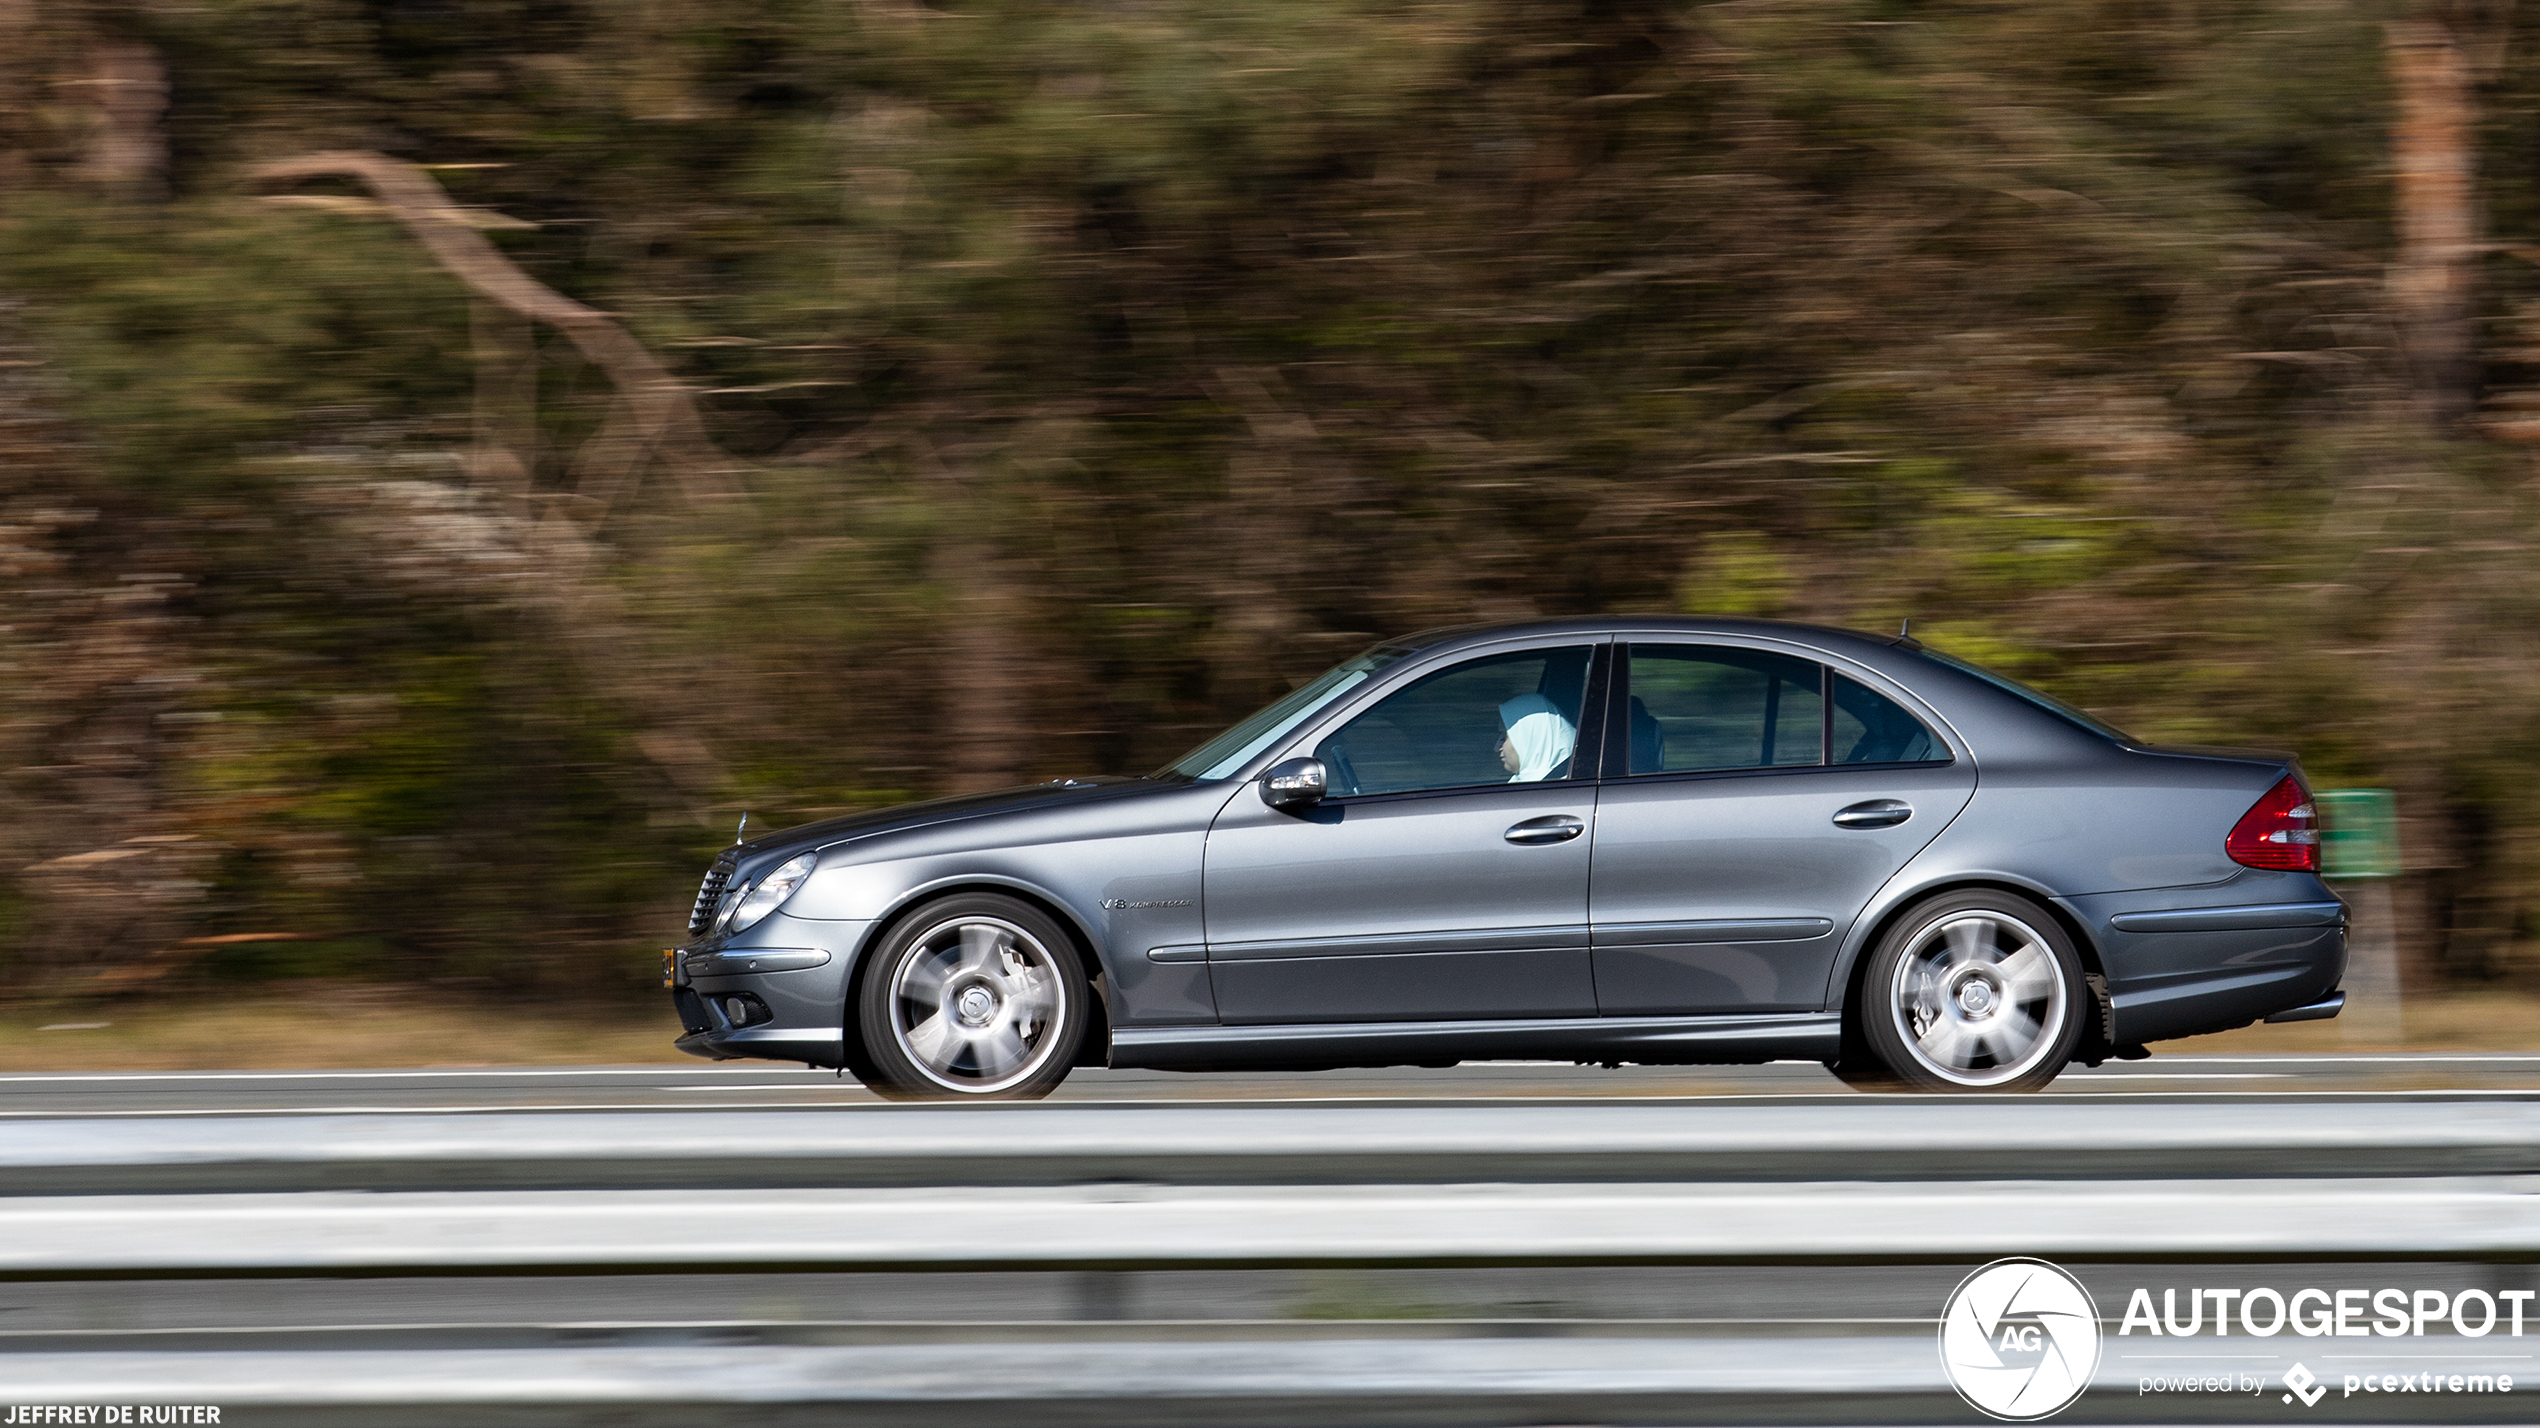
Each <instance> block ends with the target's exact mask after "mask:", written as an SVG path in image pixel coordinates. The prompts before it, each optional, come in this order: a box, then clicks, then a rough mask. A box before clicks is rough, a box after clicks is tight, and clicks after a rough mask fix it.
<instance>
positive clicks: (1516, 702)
mask: <svg viewBox="0 0 2540 1428" xmlns="http://www.w3.org/2000/svg"><path fill="white" fill-rule="evenodd" d="M1499 722H1500V726H1501V727H1502V728H1505V729H1506V730H1507V731H1508V742H1509V743H1510V744H1512V745H1514V746H1515V747H1516V750H1517V772H1515V773H1513V774H1511V775H1509V777H1508V781H1509V782H1510V783H1535V782H1538V781H1540V780H1542V779H1544V778H1547V777H1549V776H1550V775H1551V773H1552V771H1553V770H1554V769H1557V768H1559V767H1561V761H1562V760H1564V759H1566V758H1568V757H1570V748H1571V746H1572V745H1573V744H1575V743H1577V742H1578V737H1579V731H1578V730H1576V729H1574V728H1572V727H1570V721H1569V720H1567V719H1564V718H1562V717H1561V711H1560V710H1558V709H1555V708H1553V707H1552V701H1551V700H1549V699H1546V698H1544V697H1543V696H1542V695H1540V694H1520V695H1518V696H1517V697H1516V698H1514V699H1511V700H1509V701H1508V702H1507V703H1505V704H1502V705H1500V706H1499Z"/></svg>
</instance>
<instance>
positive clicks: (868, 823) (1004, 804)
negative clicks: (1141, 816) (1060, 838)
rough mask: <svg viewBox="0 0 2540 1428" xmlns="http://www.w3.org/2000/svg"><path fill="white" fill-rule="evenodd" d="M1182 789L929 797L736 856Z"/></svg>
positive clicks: (797, 830)
mask: <svg viewBox="0 0 2540 1428" xmlns="http://www.w3.org/2000/svg"><path fill="white" fill-rule="evenodd" d="M1180 786H1181V781H1180V780H1166V779H1154V778H1117V777H1104V778H1070V779H1055V780H1052V781H1051V782H1049V783H1034V784H1025V785H1023V786H1021V787H1019V788H1000V789H991V790H990V791H988V792H986V793H965V794H961V795H959V796H957V797H953V798H930V799H928V800H926V801H925V802H923V803H903V804H899V805H897V806H896V807H891V808H876V809H873V810H871V811H870V812H866V813H850V814H846V815H844V816H842V817H838V818H824V819H822V820H821V821H819V822H817V823H804V824H800V825H797V826H795V827H792V828H784V829H779V830H778V831H776V832H773V833H769V834H767V835H765V836H763V837H758V838H752V839H750V840H749V841H748V842H745V843H742V844H740V845H738V846H737V847H735V848H733V849H732V850H731V852H732V853H733V854H734V855H735V857H736V859H737V860H738V861H740V862H744V863H754V862H757V861H758V860H759V859H761V858H762V857H764V856H765V855H767V854H771V853H781V854H786V855H789V856H790V855H792V854H794V853H802V852H809V851H812V850H813V849H818V848H829V847H835V846H836V845H838V844H840V843H849V842H853V841H855V840H857V839H859V838H870V837H873V836H875V835H877V834H881V833H897V832H900V831H902V830H904V829H909V828H923V827H926V826H927V825H929V824H934V823H950V822H952V821H954V820H956V819H965V818H986V817H990V816H992V815H995V814H1000V813H1013V812H1018V811H1020V810H1023V809H1047V808H1056V807H1064V806H1066V805H1069V804H1077V803H1103V802H1109V801H1112V800H1115V799H1119V798H1123V797H1132V796H1135V795H1137V794H1140V793H1146V792H1151V791H1155V790H1161V789H1166V788H1178V787H1180Z"/></svg>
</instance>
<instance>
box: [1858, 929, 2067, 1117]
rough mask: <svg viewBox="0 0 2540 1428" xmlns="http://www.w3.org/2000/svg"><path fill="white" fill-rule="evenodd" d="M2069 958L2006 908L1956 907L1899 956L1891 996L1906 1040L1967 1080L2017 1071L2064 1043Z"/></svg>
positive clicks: (1998, 1079)
mask: <svg viewBox="0 0 2540 1428" xmlns="http://www.w3.org/2000/svg"><path fill="white" fill-rule="evenodd" d="M2064 983H2065V978H2064V975H2063V968H2062V967H2061V965H2060V964H2058V963H2057V961H2056V959H2055V950H2054V948H2052V947H2050V946H2048V945H2047V942H2046V939H2045V938H2044V937H2042V936H2040V935H2038V931H2037V929H2036V928H2033V927H2031V926H2029V925H2028V924H2027V923H2025V922H2022V921H2020V920H2019V919H2018V918H2016V917H2012V916H2010V915H2008V914H2006V913H2000V912H1986V911H1976V910H1970V911H1966V912H1953V913H1949V914H1947V915H1945V916H1943V917H1941V918H1939V919H1937V920H1935V921H1933V922H1932V923H1931V924H1930V925H1928V926H1926V927H1924V928H1923V929H1922V931H1921V932H1920V933H1918V934H1916V936H1915V938H1914V941H1913V945H1912V946H1910V947H1908V948H1907V949H1906V951H1905V955H1904V956H1902V957H1900V958H1898V959H1897V962H1896V981H1895V986H1894V988H1893V989H1892V990H1893V995H1892V996H1891V997H1890V1000H1889V1004H1890V1006H1891V1007H1893V1008H1894V1012H1895V1016H1896V1029H1897V1031H1898V1032H1899V1033H1900V1034H1902V1036H1903V1037H1904V1040H1905V1048H1906V1050H1907V1051H1908V1052H1909V1053H1911V1054H1912V1056H1913V1058H1914V1059H1915V1060H1916V1061H1918V1062H1920V1063H1922V1066H1923V1069H1925V1070H1927V1071H1929V1072H1931V1073H1932V1074H1933V1075H1935V1076H1938V1077H1940V1078H1942V1079H1943V1080H1947V1081H1952V1082H1955V1083H1957V1084H1958V1085H1961V1086H1995V1085H2001V1084H2003V1083H2004V1082H2009V1081H2016V1080H2018V1079H2019V1078H2020V1077H2021V1076H2022V1075H2023V1074H2025V1073H2027V1072H2028V1071H2030V1070H2033V1069H2034V1068H2035V1067H2036V1066H2037V1064H2038V1063H2039V1062H2040V1061H2041V1060H2043V1059H2044V1058H2045V1057H2046V1056H2047V1055H2048V1054H2050V1053H2051V1052H2053V1050H2054V1049H2055V1042H2056V1034H2057V1033H2058V1032H2059V1031H2060V1030H2061V1029H2062V1028H2063V1025H2064V1010H2065V1001H2066V999H2067V998H2068V997H2069V996H2070V992H2069V990H2068V989H2067V988H2066V987H2065V985H2064Z"/></svg>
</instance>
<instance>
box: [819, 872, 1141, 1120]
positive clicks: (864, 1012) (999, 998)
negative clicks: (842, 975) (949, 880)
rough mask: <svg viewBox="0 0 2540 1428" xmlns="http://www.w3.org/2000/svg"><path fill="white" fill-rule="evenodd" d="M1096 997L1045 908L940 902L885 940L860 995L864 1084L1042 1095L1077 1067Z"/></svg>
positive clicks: (893, 1092) (982, 1095)
mask: <svg viewBox="0 0 2540 1428" xmlns="http://www.w3.org/2000/svg"><path fill="white" fill-rule="evenodd" d="M1091 995H1092V993H1091V991H1090V989H1089V987H1088V984H1087V982H1086V980H1085V968H1084V964H1083V963H1082V962H1080V961H1079V960H1078V959H1077V955H1076V949H1075V945H1074V944H1073V943H1072V942H1071V941H1070V940H1069V938H1068V936H1067V933H1066V931H1065V930H1064V929H1062V928H1060V927H1059V926H1058V924H1057V923H1056V922H1055V921H1053V920H1052V919H1051V918H1050V917H1049V915H1048V914H1046V913H1044V912H1042V911H1041V910H1040V909H1038V908H1035V907H1033V906H1032V905H1031V904H1029V903H1025V902H1022V901H1019V900H1017V899H1015V898H1009V897H1000V896H997V895H995V894H987V893H980V894H967V895H964V896H961V897H953V898H947V899H945V900H944V901H942V902H938V903H934V904H931V905H929V906H927V907H924V908H921V909H919V910H918V911H917V913H916V914H915V915H913V916H911V917H909V918H908V919H907V920H905V921H903V922H902V923H901V924H900V925H899V926H898V927H897V928H896V929H894V930H893V931H892V932H891V934H890V935H889V936H888V937H887V938H885V939H884V941H883V943H882V945H881V947H880V948H879V949H878V951H877V952H876V955H875V958H874V961H873V963H872V966H871V968H870V970H869V971H868V972H867V973H866V974H865V976H864V978H863V980H862V983H861V984H860V986H859V989H858V991H857V995H856V1019H857V1029H858V1030H859V1031H860V1032H862V1033H863V1042H864V1045H863V1057H864V1060H865V1061H866V1062H867V1063H868V1064H869V1065H870V1066H871V1068H872V1075H871V1076H870V1077H867V1078H866V1079H865V1084H866V1085H868V1086H870V1087H872V1088H873V1090H874V1091H876V1092H877V1093H879V1094H881V1095H884V1096H887V1097H890V1098H891V1099H893V1100H901V1101H973V1100H976V1101H1026V1100H1036V1099H1038V1098H1040V1097H1042V1096H1046V1095H1048V1094H1049V1093H1050V1092H1051V1091H1052V1090H1054V1089H1056V1088H1057V1086H1058V1083H1059V1082H1061V1081H1063V1080H1065V1079H1066V1078H1067V1072H1068V1068H1069V1067H1071V1066H1072V1065H1074V1064H1075V1061H1076V1051H1077V1048H1078V1047H1079V1046H1080V1045H1081V1044H1082V1043H1083V1041H1084V1039H1085V1022H1086V1009H1087V1005H1088V1000H1089V998H1090V997H1091ZM857 1070H858V1074H859V1075H862V1074H863V1070H864V1068H863V1067H861V1066H859V1067H858V1068H857Z"/></svg>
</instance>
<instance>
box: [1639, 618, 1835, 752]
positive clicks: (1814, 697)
mask: <svg viewBox="0 0 2540 1428" xmlns="http://www.w3.org/2000/svg"><path fill="white" fill-rule="evenodd" d="M1824 679H1825V670H1824V667H1823V666H1821V665H1819V664H1818V663H1817V662H1816V661H1814V660H1805V659H1795V658H1793V657H1791V656H1789V655H1778V654H1769V653H1766V652H1765V651H1762V650H1744V649H1733V648H1728V647H1725V646H1719V645H1633V646H1632V647H1631V678H1630V684H1629V686H1628V687H1629V689H1630V699H1629V707H1628V710H1627V718H1628V726H1629V727H1628V734H1629V739H1630V749H1631V754H1630V760H1629V763H1628V765H1627V767H1628V768H1629V770H1630V771H1631V772H1632V773H1635V774H1649V773H1694V772H1700V771H1704V770H1714V769H1765V768H1791V767H1799V766H1802V765H1813V764H1816V763H1819V762H1821V761H1822V759H1823V757H1824V748H1823V743H1824V733H1823V720H1824V717H1825V712H1824V711H1825V696H1824V693H1823V690H1824V682H1823V681H1824Z"/></svg>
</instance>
